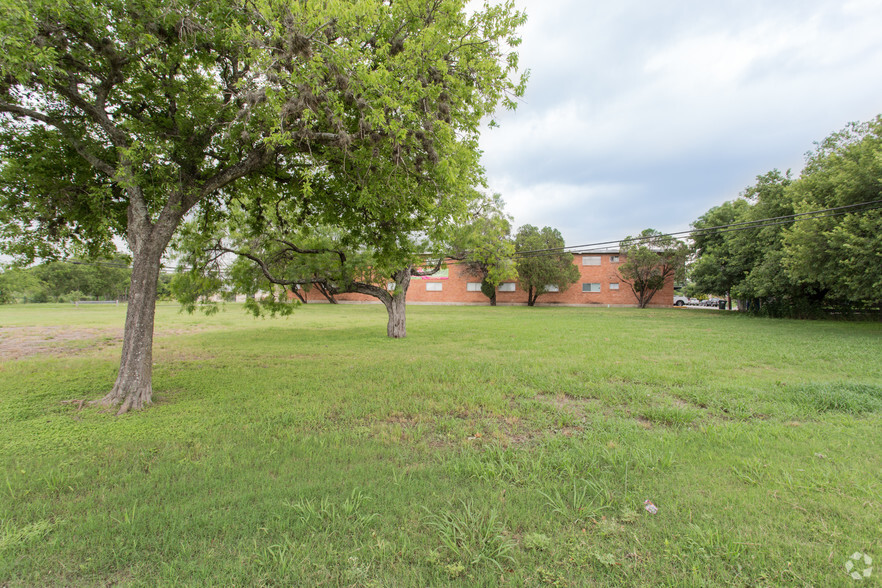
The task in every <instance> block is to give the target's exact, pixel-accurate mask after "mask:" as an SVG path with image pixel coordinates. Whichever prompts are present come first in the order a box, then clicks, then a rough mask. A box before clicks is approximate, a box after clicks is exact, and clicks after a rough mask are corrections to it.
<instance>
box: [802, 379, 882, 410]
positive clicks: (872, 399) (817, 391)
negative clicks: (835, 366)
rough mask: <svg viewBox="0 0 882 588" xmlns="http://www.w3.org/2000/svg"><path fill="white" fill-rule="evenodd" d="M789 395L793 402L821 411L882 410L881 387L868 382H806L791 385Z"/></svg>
mask: <svg viewBox="0 0 882 588" xmlns="http://www.w3.org/2000/svg"><path fill="white" fill-rule="evenodd" d="M789 396H790V398H791V399H792V400H793V402H794V403H795V404H797V405H800V406H803V407H806V408H809V409H811V410H814V411H817V412H821V413H823V412H844V413H848V414H856V415H857V414H864V413H870V412H882V387H880V386H871V385H869V384H850V383H847V382H829V383H826V384H807V385H802V386H796V387H793V388H792V389H791V390H790V394H789Z"/></svg>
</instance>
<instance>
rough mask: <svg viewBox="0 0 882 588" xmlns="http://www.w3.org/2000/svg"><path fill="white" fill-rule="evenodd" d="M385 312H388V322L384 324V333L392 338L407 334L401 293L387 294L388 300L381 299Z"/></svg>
mask: <svg viewBox="0 0 882 588" xmlns="http://www.w3.org/2000/svg"><path fill="white" fill-rule="evenodd" d="M383 303H384V304H385V305H386V312H387V313H389V322H388V324H387V325H386V334H387V335H389V337H391V338H392V339H403V338H404V337H406V336H407V310H406V306H405V297H404V295H403V294H398V295H394V296H389V299H388V301H387V300H383Z"/></svg>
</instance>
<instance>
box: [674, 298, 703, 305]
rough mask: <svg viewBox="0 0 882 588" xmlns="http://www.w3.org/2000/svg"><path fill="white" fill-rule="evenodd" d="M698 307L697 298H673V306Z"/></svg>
mask: <svg viewBox="0 0 882 588" xmlns="http://www.w3.org/2000/svg"><path fill="white" fill-rule="evenodd" d="M686 305H689V306H698V298H689V297H687V296H674V306H686Z"/></svg>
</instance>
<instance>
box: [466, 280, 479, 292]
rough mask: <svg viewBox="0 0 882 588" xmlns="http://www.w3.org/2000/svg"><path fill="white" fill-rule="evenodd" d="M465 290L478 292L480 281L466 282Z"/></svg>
mask: <svg viewBox="0 0 882 588" xmlns="http://www.w3.org/2000/svg"><path fill="white" fill-rule="evenodd" d="M466 291H467V292H480V291H481V282H466Z"/></svg>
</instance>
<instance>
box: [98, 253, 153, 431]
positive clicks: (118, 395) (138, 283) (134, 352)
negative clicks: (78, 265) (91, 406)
mask: <svg viewBox="0 0 882 588" xmlns="http://www.w3.org/2000/svg"><path fill="white" fill-rule="evenodd" d="M164 249H165V247H148V246H144V247H142V249H141V251H139V252H138V253H136V254H135V255H134V258H133V262H132V280H131V286H130V288H129V301H128V309H127V310H126V327H125V332H124V335H123V349H122V359H121V360H120V364H119V373H118V375H117V377H116V383H115V384H114V385H113V389H112V390H111V391H110V392H109V393H108V394H107V395H106V396H105V397H104V398H102V399H101V400H99V401H98V404H100V405H102V406H115V405H117V404H119V405H121V406H120V408H119V412H118V413H117V414H123V413H125V412H128V411H129V410H140V409H142V408H144V407H145V406H147V405H149V404H151V403H152V401H153V387H152V372H153V322H154V318H155V314H156V287H157V281H158V280H159V269H160V260H161V258H162V252H163V250H164Z"/></svg>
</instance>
